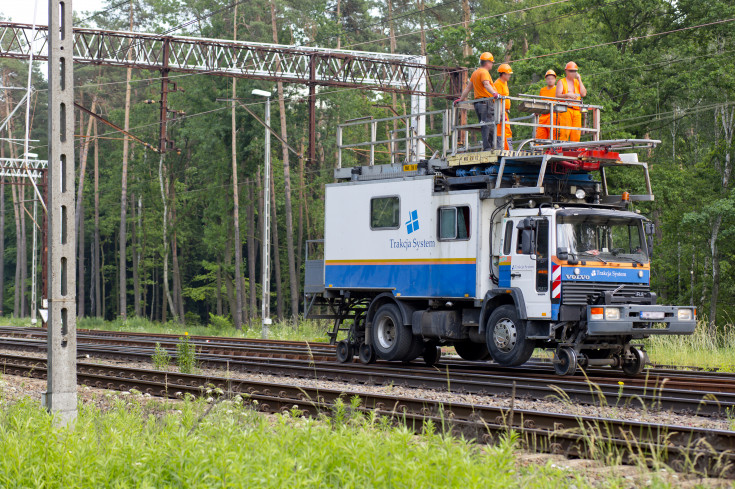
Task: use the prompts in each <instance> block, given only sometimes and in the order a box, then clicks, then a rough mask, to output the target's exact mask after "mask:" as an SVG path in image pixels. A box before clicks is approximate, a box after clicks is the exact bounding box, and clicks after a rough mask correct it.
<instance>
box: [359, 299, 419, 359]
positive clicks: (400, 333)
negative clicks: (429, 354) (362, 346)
mask: <svg viewBox="0 0 735 489" xmlns="http://www.w3.org/2000/svg"><path fill="white" fill-rule="evenodd" d="M370 335H371V340H372V341H371V343H372V347H373V349H375V353H376V354H377V355H378V358H382V359H383V360H388V361H392V360H405V359H407V358H408V357H409V354H410V353H411V350H412V348H411V347H412V346H413V344H414V338H413V333H412V332H411V328H410V327H409V326H406V325H405V324H403V317H402V316H401V311H400V309H398V306H397V305H395V304H384V305H382V306H380V307H379V308H378V311H377V312H376V313H375V317H374V318H373V325H372V328H371V332H370ZM417 355H418V354H417Z"/></svg>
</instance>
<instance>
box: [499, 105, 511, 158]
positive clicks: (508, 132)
mask: <svg viewBox="0 0 735 489" xmlns="http://www.w3.org/2000/svg"><path fill="white" fill-rule="evenodd" d="M508 119H510V113H508V112H507V111H506V112H505V120H506V121H507V120H508ZM497 131H498V141H500V138H501V137H503V125H502V124H498V125H497ZM512 137H513V131H511V130H510V124H506V125H505V141H503V148H504V149H505V150H506V151H508V150H509V148H508V138H512Z"/></svg>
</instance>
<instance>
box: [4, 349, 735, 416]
mask: <svg viewBox="0 0 735 489" xmlns="http://www.w3.org/2000/svg"><path fill="white" fill-rule="evenodd" d="M2 344H4V345H5V346H6V347H7V348H9V349H14V348H18V349H21V350H23V349H28V348H29V347H35V348H36V349H37V350H38V351H44V350H45V342H44V341H43V340H40V339H34V340H21V339H3V340H2ZM166 347H167V350H168V352H169V354H170V355H171V356H172V357H174V358H175V357H176V356H177V354H176V345H175V344H168V345H166ZM77 348H78V353H79V354H81V355H86V356H89V357H105V358H109V359H114V360H121V361H125V360H128V361H130V360H132V361H137V362H146V363H149V362H150V361H151V357H152V355H153V353H154V348H153V345H145V346H142V347H141V346H140V345H138V344H136V345H135V346H133V347H120V346H119V345H114V344H112V345H110V344H94V343H92V344H89V343H86V342H85V341H80V342H79V344H78V347H77ZM198 357H199V358H198V361H199V363H200V365H201V366H202V367H207V368H212V369H221V370H225V369H227V370H237V371H242V372H249V373H258V374H268V375H282V376H289V377H298V378H304V379H315V378H317V379H320V380H331V381H344V382H353V383H360V384H370V385H385V384H394V385H401V386H406V387H412V388H424V389H433V390H437V391H448V392H462V393H471V394H479V395H509V394H510V393H512V392H515V395H517V396H519V397H521V398H530V399H542V398H548V399H552V400H557V401H559V400H568V401H571V402H577V403H582V404H588V405H594V406H600V405H614V406H626V407H636V408H644V409H646V410H654V411H658V410H667V411H673V412H676V413H684V414H697V415H702V416H712V415H720V416H721V415H725V414H726V413H727V412H729V411H732V410H735V394H733V393H732V392H728V390H732V389H733V386H732V385H730V386H728V385H725V389H723V390H722V391H716V390H715V389H714V387H716V386H713V387H712V388H708V389H705V390H701V384H693V383H686V384H682V383H676V382H674V381H669V380H668V379H662V378H651V377H649V378H646V379H643V381H642V382H640V383H639V384H638V385H636V384H634V383H628V384H623V385H618V384H617V382H614V381H613V380H611V379H609V378H604V377H602V378H596V377H588V378H586V379H585V378H583V377H576V378H574V377H571V378H559V377H557V376H554V375H549V376H541V377H540V378H539V377H538V374H536V375H535V376H534V375H533V374H528V373H524V372H523V371H521V370H518V371H513V370H511V371H510V372H487V371H472V370H461V367H462V366H463V365H459V366H454V367H453V368H451V369H450V367H449V366H448V365H446V366H441V367H433V368H429V367H424V366H421V365H417V364H409V365H401V366H397V365H396V364H392V363H387V362H385V363H383V362H381V363H379V364H373V365H362V364H359V363H353V364H339V363H335V362H334V361H333V360H332V359H331V358H329V357H327V359H326V361H325V360H324V359H322V358H317V357H313V358H309V359H304V358H300V357H294V356H293V355H289V354H286V355H279V354H277V353H276V354H273V353H272V352H270V351H269V352H267V353H265V354H264V353H262V352H255V354H240V355H238V356H233V355H232V354H231V353H229V352H224V353H215V352H213V351H211V350H209V351H206V352H204V351H202V352H201V353H199V355H198ZM509 370H510V369H509ZM635 380H639V379H635ZM695 387H699V388H695ZM728 387H729V389H727V388H728Z"/></svg>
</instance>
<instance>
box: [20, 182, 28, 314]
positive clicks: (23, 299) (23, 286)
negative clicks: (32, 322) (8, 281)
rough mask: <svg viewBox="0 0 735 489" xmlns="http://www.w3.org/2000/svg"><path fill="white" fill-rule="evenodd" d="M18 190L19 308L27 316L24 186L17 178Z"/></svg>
mask: <svg viewBox="0 0 735 489" xmlns="http://www.w3.org/2000/svg"><path fill="white" fill-rule="evenodd" d="M18 185H19V187H18V190H19V195H20V202H19V204H20V206H21V208H22V211H21V212H20V232H21V261H20V264H21V265H20V290H21V293H20V310H21V315H22V317H27V316H28V298H27V297H26V292H27V291H28V286H27V285H26V284H27V280H26V279H27V278H28V239H27V236H26V228H27V227H28V226H26V204H25V200H26V187H25V185H23V184H22V183H21V181H20V179H18Z"/></svg>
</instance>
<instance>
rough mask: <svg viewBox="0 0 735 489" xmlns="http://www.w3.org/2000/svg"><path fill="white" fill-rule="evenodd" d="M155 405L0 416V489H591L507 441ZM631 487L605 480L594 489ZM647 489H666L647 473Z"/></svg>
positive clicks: (29, 409) (5, 408)
mask: <svg viewBox="0 0 735 489" xmlns="http://www.w3.org/2000/svg"><path fill="white" fill-rule="evenodd" d="M154 402H155V403H157V404H153V403H152V402H149V403H147V404H143V403H138V402H136V401H135V400H128V399H126V400H122V398H118V400H117V401H115V402H114V403H113V405H112V407H110V408H108V409H105V410H102V409H99V408H97V407H94V406H93V405H91V404H89V405H84V406H80V412H79V418H78V420H77V422H76V425H75V426H74V427H73V428H70V429H66V428H54V427H53V425H52V419H51V417H50V416H49V415H48V414H47V413H46V411H45V410H43V409H42V408H41V407H40V406H38V404H37V403H35V402H32V401H28V400H25V401H20V402H18V403H10V404H4V405H0V453H3V457H1V458H0V487H44V488H86V487H90V488H91V487H94V488H100V487H140V488H158V487H186V488H189V487H192V488H199V487H201V488H209V487H257V488H271V487H272V488H284V487H288V488H305V487H309V488H311V487H319V488H367V487H370V488H391V489H393V488H396V489H400V488H415V487H441V488H451V487H459V488H475V487H493V488H529V489H533V488H538V489H541V488H549V487H556V488H567V487H568V488H572V487H574V488H577V489H582V488H586V487H590V485H589V481H588V480H586V479H585V478H583V476H582V475H580V474H576V475H575V474H574V473H573V472H571V471H568V470H565V469H563V468H560V467H557V466H555V465H554V464H553V463H551V462H547V463H546V464H526V465H524V464H523V463H520V462H519V458H518V456H519V451H518V448H517V440H518V437H517V436H513V434H512V433H510V434H509V436H506V437H504V438H503V439H502V440H501V442H500V443H499V444H498V445H497V446H494V447H479V446H477V445H475V444H474V443H472V442H470V441H465V440H462V439H457V438H453V437H449V436H444V435H442V434H439V433H435V432H432V431H429V432H426V433H424V434H423V435H420V436H417V435H415V434H414V433H412V432H411V431H410V430H408V429H406V428H405V427H400V426H399V427H394V426H391V425H390V424H389V423H387V422H385V421H384V420H383V419H381V418H379V417H376V416H374V415H373V414H372V413H369V414H367V415H363V414H359V413H358V414H354V412H353V411H352V410H351V409H349V408H346V407H343V408H342V412H341V413H335V416H333V417H331V418H322V419H307V418H300V417H295V416H298V413H297V412H296V411H295V410H294V412H293V414H289V413H285V414H283V415H274V416H265V415H261V414H258V413H256V412H254V411H253V410H251V409H250V408H247V407H244V405H243V402H242V400H241V398H239V397H235V398H234V399H231V400H224V401H222V402H218V403H216V404H215V405H214V406H213V405H212V404H209V405H208V404H206V403H204V402H201V401H191V400H185V401H182V402H177V403H175V404H173V403H163V404H162V403H161V402H159V401H154ZM152 405H153V406H158V407H157V408H154V409H151V406H152ZM208 407H211V408H212V409H211V411H208V409H207V408H208ZM630 483H631V481H629V480H627V481H626V480H621V479H620V478H612V477H608V476H606V477H604V478H602V480H596V481H595V486H596V487H610V488H613V487H630ZM648 487H669V486H668V485H666V484H665V483H663V482H660V481H659V479H658V478H657V477H656V474H653V476H652V478H651V482H650V484H648Z"/></svg>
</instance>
